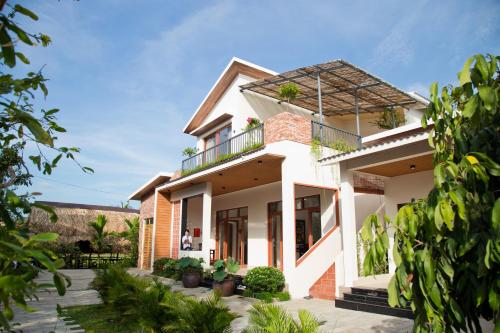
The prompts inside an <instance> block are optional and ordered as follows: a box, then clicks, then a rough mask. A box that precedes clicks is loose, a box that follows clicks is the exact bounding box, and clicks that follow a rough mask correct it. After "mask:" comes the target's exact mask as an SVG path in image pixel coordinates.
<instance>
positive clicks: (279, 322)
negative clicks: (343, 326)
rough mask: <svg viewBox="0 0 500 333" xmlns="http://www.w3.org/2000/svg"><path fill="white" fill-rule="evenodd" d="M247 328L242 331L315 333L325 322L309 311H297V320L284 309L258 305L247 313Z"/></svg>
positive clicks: (269, 305) (247, 332)
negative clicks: (248, 316) (248, 315)
mask: <svg viewBox="0 0 500 333" xmlns="http://www.w3.org/2000/svg"><path fill="white" fill-rule="evenodd" d="M248 312H249V314H250V318H249V320H248V323H249V326H248V327H247V328H246V329H245V330H244V331H243V332H245V333H252V332H280V333H281V332H287V333H305V332H308V333H315V332H318V331H319V328H320V326H322V325H324V324H325V322H324V321H321V320H319V319H318V318H316V317H315V316H314V315H312V314H311V313H310V312H309V311H306V310H299V313H298V318H297V319H294V317H293V316H292V315H291V314H290V313H289V312H288V311H286V310H285V309H283V308H282V307H280V306H277V305H273V304H263V303H258V304H254V306H253V307H252V308H251V309H250V310H249V311H248Z"/></svg>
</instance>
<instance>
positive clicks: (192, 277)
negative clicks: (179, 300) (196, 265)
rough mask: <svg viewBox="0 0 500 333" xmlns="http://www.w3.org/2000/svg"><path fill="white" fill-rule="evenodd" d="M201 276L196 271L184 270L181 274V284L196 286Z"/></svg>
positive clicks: (187, 286) (185, 286)
mask: <svg viewBox="0 0 500 333" xmlns="http://www.w3.org/2000/svg"><path fill="white" fill-rule="evenodd" d="M200 281H201V276H200V273H198V272H185V273H184V274H182V285H183V286H184V288H196V287H198V286H199V285H200Z"/></svg>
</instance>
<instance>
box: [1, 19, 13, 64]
mask: <svg viewBox="0 0 500 333" xmlns="http://www.w3.org/2000/svg"><path fill="white" fill-rule="evenodd" d="M0 44H1V47H2V56H3V59H4V60H3V61H4V63H5V64H6V65H7V66H9V67H10V68H12V67H14V66H15V65H16V53H15V51H14V45H13V44H12V39H10V36H9V34H8V33H7V30H6V29H5V28H4V29H0Z"/></svg>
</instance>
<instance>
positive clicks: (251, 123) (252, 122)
mask: <svg viewBox="0 0 500 333" xmlns="http://www.w3.org/2000/svg"><path fill="white" fill-rule="evenodd" d="M260 125H262V122H261V121H260V120H259V119H257V118H253V117H248V118H247V125H246V126H245V128H244V129H243V130H244V131H248V130H251V129H252V128H255V127H258V126H260Z"/></svg>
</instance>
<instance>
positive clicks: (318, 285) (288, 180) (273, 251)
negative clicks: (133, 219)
mask: <svg viewBox="0 0 500 333" xmlns="http://www.w3.org/2000/svg"><path fill="white" fill-rule="evenodd" d="M285 84H292V85H293V86H294V87H296V88H298V94H297V95H296V96H294V97H295V98H291V99H286V100H285V99H284V98H281V97H280V96H282V94H280V90H281V89H282V87H283V86H284V85H285ZM425 105H426V100H425V99H424V98H422V97H420V96H418V95H416V94H413V93H406V92H403V91H402V90H400V89H398V88H396V87H394V86H392V85H390V84H389V83H387V82H385V81H383V80H381V79H380V78H377V77H375V76H374V75H371V74H369V73H367V72H365V71H363V70H361V69H359V68H357V67H356V66H354V65H352V64H350V63H348V62H345V61H342V60H336V61H331V62H328V63H324V64H318V65H313V66H308V67H304V68H298V69H295V70H291V71H288V72H285V73H281V74H279V73H276V72H274V71H271V70H268V69H265V68H262V67H260V66H257V65H254V64H252V63H249V62H246V61H243V60H240V59H237V58H234V59H232V60H231V62H230V63H229V64H228V66H227V67H226V69H225V70H224V71H223V73H222V74H221V76H220V77H219V79H218V80H217V82H216V83H215V84H214V86H213V87H212V89H211V90H210V91H209V92H208V94H207V96H206V97H205V99H204V100H203V102H202V103H201V105H200V106H199V108H198V109H197V110H196V112H195V113H194V114H193V116H192V117H191V119H190V120H189V121H188V123H187V124H186V126H185V128H184V133H187V134H190V135H193V136H194V137H196V148H197V153H196V154H195V155H193V156H191V157H189V158H187V159H185V160H184V161H182V166H181V170H180V171H176V172H174V173H172V174H170V173H161V174H158V175H157V176H155V177H154V178H153V179H151V180H150V181H148V182H147V183H146V184H144V185H143V186H142V187H140V188H139V189H138V190H137V191H136V192H134V193H133V194H132V195H131V196H130V199H132V200H140V201H141V219H142V222H141V223H142V225H141V236H140V238H141V239H140V243H141V244H140V247H141V250H140V252H141V255H140V258H139V267H140V268H144V269H150V268H151V267H152V263H153V261H154V260H155V259H157V258H160V257H172V258H179V257H182V256H192V257H200V258H203V259H204V261H205V263H207V264H208V263H210V262H212V261H213V260H215V259H219V258H222V259H226V258H228V257H233V258H235V259H236V260H238V261H239V262H240V263H241V265H242V267H243V268H246V269H249V268H252V267H256V266H274V267H277V268H279V269H281V270H282V271H283V273H284V275H285V278H286V283H287V285H288V289H289V291H290V293H291V295H292V297H294V298H297V297H304V296H309V295H311V296H314V297H319V298H326V299H334V298H335V295H338V291H339V287H342V286H352V285H353V283H354V282H355V281H356V280H357V279H358V278H359V275H360V273H359V272H358V271H359V269H358V267H359V265H358V262H359V260H360V259H359V258H358V257H359V256H360V252H362V250H361V251H360V250H359V242H358V233H359V230H360V228H361V224H362V221H363V219H364V218H365V217H366V216H367V215H368V214H371V213H379V214H383V213H387V214H388V215H389V216H391V217H392V216H394V215H395V213H396V211H397V208H398V205H400V204H403V203H406V202H410V201H411V200H412V199H418V198H421V197H424V196H425V195H426V194H427V193H428V191H429V190H430V189H431V187H432V171H430V170H431V169H432V163H431V162H432V161H431V160H432V159H431V153H432V151H431V149H430V148H429V147H428V145H427V136H428V134H427V133H426V132H425V131H424V130H423V129H422V128H421V126H420V118H421V117H422V112H423V111H422V110H423V109H424V108H425ZM388 110H389V111H390V112H389V111H388ZM384 112H386V113H387V112H388V114H390V115H391V116H392V117H393V118H392V119H391V118H387V117H385V118H383V119H382V118H381V115H382V114H383V113H384ZM388 119H389V121H387V120H388ZM381 120H384V121H385V123H384V122H383V121H382V123H381ZM402 120H404V123H402ZM387 123H388V124H387ZM398 125H399V126H398ZM386 127H395V128H393V129H385V128H386ZM186 229H189V230H190V233H191V235H192V236H193V249H192V250H190V251H184V250H183V248H182V244H181V237H182V235H183V233H184V231H185V230H186ZM361 255H362V253H361ZM388 255H389V259H390V257H391V255H390V253H389V254H388ZM391 265H392V262H391Z"/></svg>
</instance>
